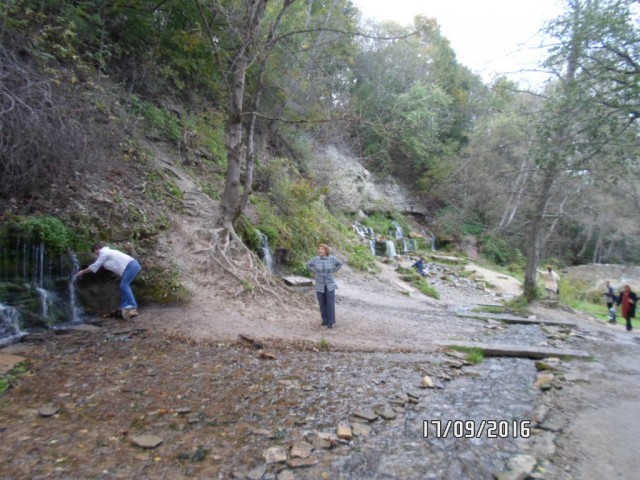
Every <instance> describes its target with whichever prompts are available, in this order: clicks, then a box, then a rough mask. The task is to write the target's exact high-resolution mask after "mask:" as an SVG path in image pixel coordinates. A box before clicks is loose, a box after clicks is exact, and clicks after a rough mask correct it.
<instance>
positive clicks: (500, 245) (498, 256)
mask: <svg viewBox="0 0 640 480" xmlns="http://www.w3.org/2000/svg"><path fill="white" fill-rule="evenodd" d="M480 253H481V254H482V256H483V257H484V258H486V259H487V260H489V261H491V262H493V263H495V264H496V265H500V266H503V267H504V266H506V265H510V264H511V265H524V262H525V259H524V257H523V255H522V252H520V250H518V249H517V248H515V247H514V246H512V245H510V244H509V242H508V241H507V240H505V239H504V238H500V237H496V236H494V235H486V236H483V237H481V238H480Z"/></svg>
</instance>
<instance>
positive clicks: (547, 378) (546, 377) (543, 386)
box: [535, 372, 555, 390]
mask: <svg viewBox="0 0 640 480" xmlns="http://www.w3.org/2000/svg"><path fill="white" fill-rule="evenodd" d="M554 378H555V376H554V375H553V373H548V372H541V373H538V376H537V378H536V382H535V386H536V387H537V388H539V389H540V390H548V389H549V388H550V387H551V384H552V382H553V380H554Z"/></svg>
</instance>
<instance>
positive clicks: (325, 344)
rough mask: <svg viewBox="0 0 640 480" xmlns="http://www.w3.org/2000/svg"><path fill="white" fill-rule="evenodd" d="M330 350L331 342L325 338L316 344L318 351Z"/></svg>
mask: <svg viewBox="0 0 640 480" xmlns="http://www.w3.org/2000/svg"><path fill="white" fill-rule="evenodd" d="M330 348H331V346H330V345H329V340H327V339H326V338H324V337H323V338H321V339H320V340H318V343H316V349H317V350H318V351H320V352H328V351H329V350H330Z"/></svg>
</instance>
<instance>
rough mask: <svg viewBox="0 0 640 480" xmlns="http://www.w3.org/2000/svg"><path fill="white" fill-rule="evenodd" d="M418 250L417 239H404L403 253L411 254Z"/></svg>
mask: <svg viewBox="0 0 640 480" xmlns="http://www.w3.org/2000/svg"><path fill="white" fill-rule="evenodd" d="M417 249H418V244H417V242H416V239H415V238H403V239H402V253H410V252H413V251H415V250H417Z"/></svg>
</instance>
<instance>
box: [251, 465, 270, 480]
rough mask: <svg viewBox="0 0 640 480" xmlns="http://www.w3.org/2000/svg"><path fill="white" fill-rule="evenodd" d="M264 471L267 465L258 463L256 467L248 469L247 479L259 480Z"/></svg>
mask: <svg viewBox="0 0 640 480" xmlns="http://www.w3.org/2000/svg"><path fill="white" fill-rule="evenodd" d="M266 471H267V467H265V466H264V465H258V466H257V467H255V468H252V469H251V470H249V473H247V480H260V479H261V478H262V477H264V474H265V473H266Z"/></svg>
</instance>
